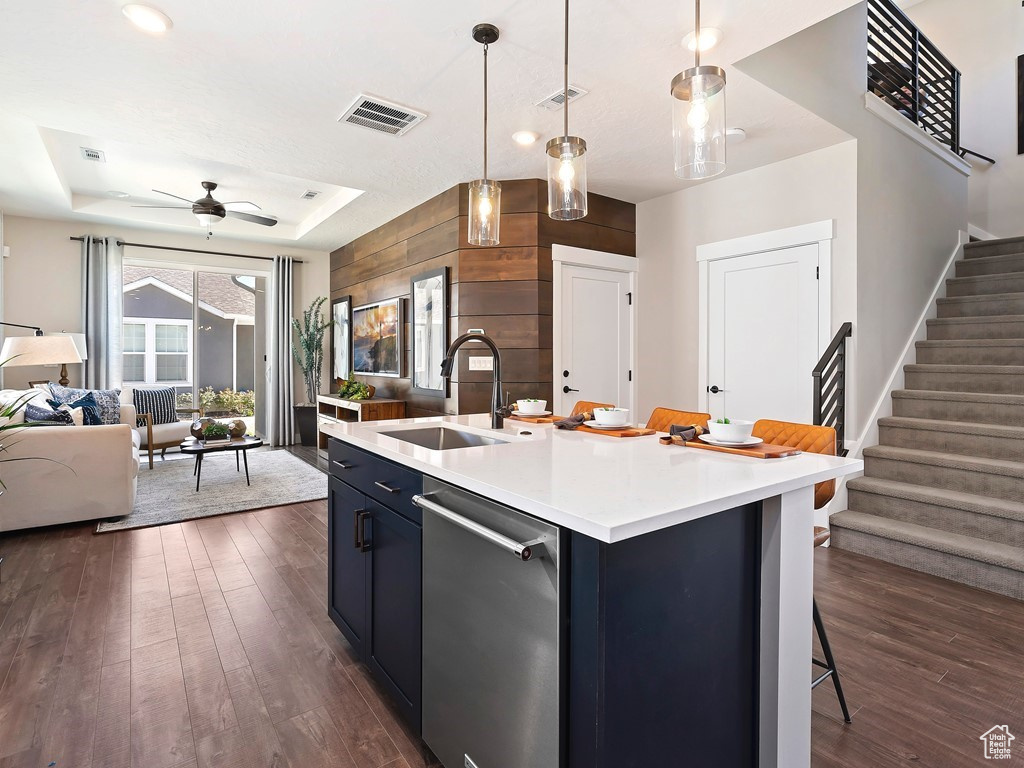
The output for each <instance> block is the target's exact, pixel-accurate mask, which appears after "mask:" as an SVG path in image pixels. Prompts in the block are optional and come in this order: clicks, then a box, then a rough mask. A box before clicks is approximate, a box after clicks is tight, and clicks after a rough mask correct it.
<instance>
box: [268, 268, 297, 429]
mask: <svg viewBox="0 0 1024 768" xmlns="http://www.w3.org/2000/svg"><path fill="white" fill-rule="evenodd" d="M269 367H270V392H269V393H268V394H269V397H268V398H267V399H268V400H269V403H270V408H269V411H270V444H271V445H292V444H293V443H294V442H295V426H294V424H295V422H294V415H293V413H292V406H293V405H294V404H295V392H294V384H295V377H294V373H293V369H292V258H291V257H290V256H275V257H274V272H273V275H272V276H271V281H270V366H269Z"/></svg>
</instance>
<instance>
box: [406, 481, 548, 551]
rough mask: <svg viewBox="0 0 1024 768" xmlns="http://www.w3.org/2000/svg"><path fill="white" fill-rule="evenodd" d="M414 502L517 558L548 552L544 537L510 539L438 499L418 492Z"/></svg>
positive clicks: (413, 498)
mask: <svg viewBox="0 0 1024 768" xmlns="http://www.w3.org/2000/svg"><path fill="white" fill-rule="evenodd" d="M412 503H413V504H415V505H416V506H417V507H419V508H420V509H425V510H427V511H428V512H433V513H434V514H435V515H437V516H438V517H442V518H444V519H445V520H447V521H448V522H449V523H452V524H453V525H457V526H459V527H460V528H462V529H464V530H467V531H469V532H470V533H472V534H475V535H477V536H479V537H480V538H481V539H485V540H487V541H489V542H491V543H492V544H495V545H497V546H498V547H500V548H501V549H504V550H505V551H506V552H508V553H510V554H512V555H513V556H515V558H516V559H518V560H522V561H523V562H526V561H528V560H533V559H534V558H537V557H544V555H546V554H547V547H546V546H545V544H544V541H543V539H534V540H533V541H527V542H519V541H516V540H515V539H510V538H509V537H508V536H504V535H502V534H500V533H498V532H497V531H493V530H491V529H490V528H488V527H487V526H484V525H480V523H477V522H474V521H473V520H470V519H469V518H468V517H463V516H462V515H460V514H459V513H458V512H453V511H452V510H450V509H448V508H447V507H442V506H441V505H440V504H438V503H437V502H436V501H432V500H431V499H429V498H427V497H426V496H422V495H420V494H417V495H415V496H413V497H412Z"/></svg>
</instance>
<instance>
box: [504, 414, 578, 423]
mask: <svg viewBox="0 0 1024 768" xmlns="http://www.w3.org/2000/svg"><path fill="white" fill-rule="evenodd" d="M509 418H510V419H515V420H516V421H525V422H526V423H527V424H553V423H554V422H556V421H561V420H562V419H563V418H565V417H564V416H520V415H519V414H518V413H513V414H512V415H511V416H509Z"/></svg>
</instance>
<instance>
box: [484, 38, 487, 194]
mask: <svg viewBox="0 0 1024 768" xmlns="http://www.w3.org/2000/svg"><path fill="white" fill-rule="evenodd" d="M484 181H487V43H484Z"/></svg>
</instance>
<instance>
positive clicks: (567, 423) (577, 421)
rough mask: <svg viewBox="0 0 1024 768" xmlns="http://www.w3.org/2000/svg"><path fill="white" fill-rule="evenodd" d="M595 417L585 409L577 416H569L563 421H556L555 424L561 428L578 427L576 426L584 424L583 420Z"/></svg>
mask: <svg viewBox="0 0 1024 768" xmlns="http://www.w3.org/2000/svg"><path fill="white" fill-rule="evenodd" d="M593 418H594V414H592V413H589V412H587V411H584V412H583V413H578V414H576V415H575V416H569V417H568V418H565V419H562V420H561V421H556V422H555V426H556V427H558V428H559V429H576V427H579V426H582V425H583V422H585V421H590V420H591V419H593Z"/></svg>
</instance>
